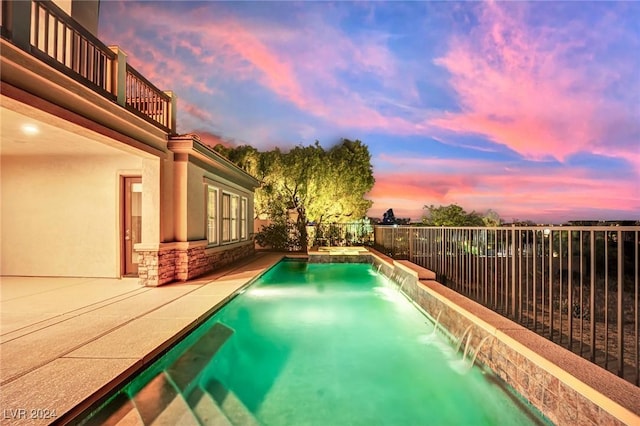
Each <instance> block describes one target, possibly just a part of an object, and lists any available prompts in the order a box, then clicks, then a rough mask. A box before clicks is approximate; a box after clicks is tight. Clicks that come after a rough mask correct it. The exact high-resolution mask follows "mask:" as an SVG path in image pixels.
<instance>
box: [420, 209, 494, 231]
mask: <svg viewBox="0 0 640 426" xmlns="http://www.w3.org/2000/svg"><path fill="white" fill-rule="evenodd" d="M424 209H425V210H426V214H425V216H424V217H423V218H422V222H423V224H425V225H427V226H485V223H484V221H483V218H482V216H480V215H479V214H478V213H476V212H475V211H472V212H471V213H467V212H466V211H465V210H464V209H463V208H462V207H460V206H459V205H457V204H450V205H448V206H438V207H436V206H434V205H433V204H432V205H430V206H424Z"/></svg>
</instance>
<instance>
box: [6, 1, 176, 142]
mask: <svg viewBox="0 0 640 426" xmlns="http://www.w3.org/2000/svg"><path fill="white" fill-rule="evenodd" d="M1 6H2V7H1V8H0V10H1V15H0V20H1V23H2V25H1V30H2V31H1V33H2V37H4V38H7V39H8V40H10V41H12V42H13V43H14V44H15V45H16V46H18V47H20V48H21V49H23V50H25V51H27V52H29V53H31V54H32V55H34V56H35V57H37V58H38V59H40V60H42V61H43V62H45V63H47V64H48V65H50V66H52V67H54V68H56V69H57V70H59V71H60V72H62V73H64V74H65V75H67V76H69V77H71V78H73V79H74V80H76V81H78V82H80V83H82V84H84V85H85V86H87V87H89V88H91V89H92V90H94V91H96V92H97V93H99V94H101V95H102V96H104V97H106V98H108V99H110V100H112V101H114V102H117V103H118V104H120V105H122V106H123V107H125V108H127V109H128V110H129V111H131V112H133V113H134V114H136V115H137V116H139V117H141V118H143V119H145V120H146V121H148V122H150V123H152V124H154V125H156V126H157V127H159V128H161V129H163V130H165V131H168V132H174V131H175V119H174V114H175V106H174V100H173V98H172V96H170V95H168V94H167V93H165V92H163V91H161V90H159V89H158V88H157V87H155V86H154V85H153V84H152V83H150V82H149V81H148V80H147V79H146V78H144V77H143V76H142V75H141V74H140V73H139V72H138V71H136V70H135V69H133V67H131V66H130V65H129V64H128V63H127V60H126V55H125V54H124V53H123V52H122V51H120V50H119V49H118V48H112V47H107V46H106V45H105V44H103V43H102V42H101V41H100V40H99V39H98V38H97V37H95V36H94V35H93V34H91V33H90V32H89V31H87V30H86V29H85V28H84V27H83V26H82V25H80V24H79V23H78V22H77V21H75V20H74V19H73V18H71V17H70V16H69V15H67V14H66V13H65V12H64V11H63V10H62V9H60V7H58V6H56V5H55V4H54V3H52V2H51V1H41V0H32V1H30V2H29V1H5V0H2V5H1Z"/></svg>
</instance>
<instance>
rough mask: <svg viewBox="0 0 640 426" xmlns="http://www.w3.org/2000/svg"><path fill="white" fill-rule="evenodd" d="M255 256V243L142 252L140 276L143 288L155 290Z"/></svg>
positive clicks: (139, 264)
mask: <svg viewBox="0 0 640 426" xmlns="http://www.w3.org/2000/svg"><path fill="white" fill-rule="evenodd" d="M254 253H255V247H254V244H253V242H250V243H247V244H243V245H239V246H235V247H232V248H229V249H227V250H220V249H207V247H206V246H204V245H200V246H194V247H189V248H187V249H177V248H170V249H160V250H159V251H154V250H146V251H138V254H139V255H140V262H139V263H138V276H139V279H140V283H141V284H142V285H145V286H152V287H155V286H159V285H162V284H167V283H169V282H171V281H175V280H178V281H187V280H190V279H193V278H195V277H198V276H200V275H203V274H205V273H207V272H211V271H214V270H216V269H219V268H222V267H223V266H226V265H228V264H230V263H232V262H235V261H236V260H239V259H242V258H245V257H248V256H251V255H253V254H254Z"/></svg>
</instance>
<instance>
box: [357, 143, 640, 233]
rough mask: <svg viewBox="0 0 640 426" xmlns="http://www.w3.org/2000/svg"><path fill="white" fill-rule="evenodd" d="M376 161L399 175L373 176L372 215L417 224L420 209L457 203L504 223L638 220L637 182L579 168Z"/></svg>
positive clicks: (426, 160)
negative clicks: (602, 216)
mask: <svg viewBox="0 0 640 426" xmlns="http://www.w3.org/2000/svg"><path fill="white" fill-rule="evenodd" d="M379 160H380V161H382V162H386V163H389V164H391V165H394V166H395V167H396V169H398V168H399V167H402V170H403V171H402V172H395V171H392V172H378V173H376V184H375V186H374V188H373V189H372V191H371V192H370V193H369V194H368V198H369V199H371V200H373V202H374V207H373V208H372V209H371V211H370V215H374V216H375V215H377V216H380V215H381V212H383V211H386V210H387V209H388V208H393V209H394V212H395V213H396V216H402V217H405V216H409V217H412V218H413V219H416V220H417V219H419V218H420V217H421V216H422V213H423V211H422V208H423V206H424V205H430V204H435V205H448V204H453V203H457V204H459V205H461V206H462V207H463V208H465V209H466V210H467V211H471V210H476V211H478V212H485V211H487V210H488V209H493V210H495V211H497V212H498V213H499V214H500V215H501V216H502V217H503V218H504V219H506V220H511V219H513V218H518V219H522V220H526V219H531V220H536V221H545V219H546V221H564V220H571V219H580V218H584V219H589V218H591V219H593V218H594V217H593V214H600V213H598V212H608V213H607V215H608V217H607V218H617V219H639V218H640V195H638V194H639V193H638V192H637V190H636V189H637V184H636V183H635V182H633V181H626V182H625V181H622V182H621V181H620V180H618V179H613V178H601V179H596V178H594V177H593V176H591V175H590V174H589V172H588V171H587V170H584V169H580V168H577V169H566V168H562V169H552V168H543V167H541V166H535V163H533V164H534V165H528V166H526V167H519V168H509V167H505V166H504V165H503V164H500V163H496V162H492V161H482V160H460V159H455V160H447V159H429V158H422V159H415V158H399V157H392V156H389V155H384V156H381V157H380V158H379ZM634 194H635V195H634ZM563 206H566V209H564V208H563ZM594 212H595V213H594ZM597 218H599V217H596V219H597Z"/></svg>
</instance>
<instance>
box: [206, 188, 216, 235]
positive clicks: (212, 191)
mask: <svg viewBox="0 0 640 426" xmlns="http://www.w3.org/2000/svg"><path fill="white" fill-rule="evenodd" d="M207 240H208V242H209V244H218V189H217V188H215V187H213V186H210V185H207Z"/></svg>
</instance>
